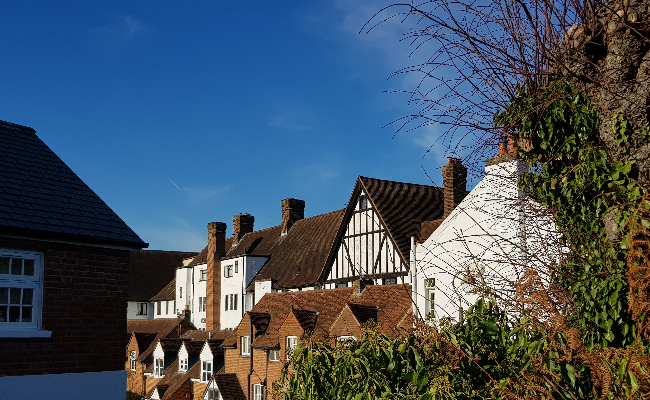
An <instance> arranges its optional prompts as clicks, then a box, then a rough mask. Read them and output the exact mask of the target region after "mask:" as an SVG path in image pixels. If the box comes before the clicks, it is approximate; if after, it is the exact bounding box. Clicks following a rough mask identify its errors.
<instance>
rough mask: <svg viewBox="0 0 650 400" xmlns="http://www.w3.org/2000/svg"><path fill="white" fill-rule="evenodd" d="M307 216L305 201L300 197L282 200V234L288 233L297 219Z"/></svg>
mask: <svg viewBox="0 0 650 400" xmlns="http://www.w3.org/2000/svg"><path fill="white" fill-rule="evenodd" d="M303 218H305V202H304V201H303V200H298V199H284V200H282V235H283V236H284V235H286V234H287V232H289V229H291V227H292V226H293V224H295V223H296V222H297V221H299V220H301V219H303Z"/></svg>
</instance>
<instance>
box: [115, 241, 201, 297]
mask: <svg viewBox="0 0 650 400" xmlns="http://www.w3.org/2000/svg"><path fill="white" fill-rule="evenodd" d="M195 255H196V253H188V252H184V251H159V250H144V251H141V252H139V253H131V254H130V256H129V294H128V300H129V301H149V299H150V298H151V297H152V296H155V295H156V293H158V292H159V291H160V290H162V289H163V288H164V287H165V286H166V285H167V284H168V283H169V281H171V280H172V279H174V278H175V277H176V268H179V267H182V266H183V259H185V258H189V257H193V256H195Z"/></svg>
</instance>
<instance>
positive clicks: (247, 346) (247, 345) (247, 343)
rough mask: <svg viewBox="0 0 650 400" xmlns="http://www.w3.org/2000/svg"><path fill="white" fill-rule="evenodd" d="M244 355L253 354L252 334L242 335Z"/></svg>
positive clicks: (242, 351) (242, 352) (242, 353)
mask: <svg viewBox="0 0 650 400" xmlns="http://www.w3.org/2000/svg"><path fill="white" fill-rule="evenodd" d="M240 354H241V355H242V356H250V355H251V337H250V336H242V337H241V353H240Z"/></svg>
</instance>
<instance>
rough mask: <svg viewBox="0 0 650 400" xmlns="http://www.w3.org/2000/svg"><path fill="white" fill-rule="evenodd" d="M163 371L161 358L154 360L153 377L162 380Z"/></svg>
mask: <svg viewBox="0 0 650 400" xmlns="http://www.w3.org/2000/svg"><path fill="white" fill-rule="evenodd" d="M163 369H164V359H163V358H156V359H154V364H153V376H154V377H156V378H162V376H163Z"/></svg>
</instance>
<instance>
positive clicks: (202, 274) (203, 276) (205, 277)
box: [199, 269, 208, 281]
mask: <svg viewBox="0 0 650 400" xmlns="http://www.w3.org/2000/svg"><path fill="white" fill-rule="evenodd" d="M199 274H200V275H199V280H200V281H207V280H208V270H207V269H202V270H200V271H199Z"/></svg>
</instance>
